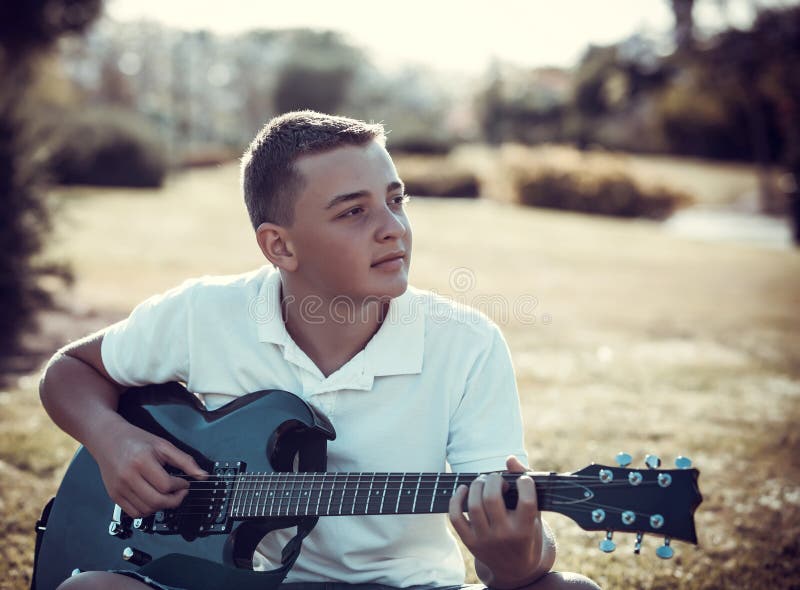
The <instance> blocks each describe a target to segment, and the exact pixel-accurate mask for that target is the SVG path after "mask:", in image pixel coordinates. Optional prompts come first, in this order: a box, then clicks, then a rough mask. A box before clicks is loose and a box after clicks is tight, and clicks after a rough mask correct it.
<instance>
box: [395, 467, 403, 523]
mask: <svg viewBox="0 0 800 590" xmlns="http://www.w3.org/2000/svg"><path fill="white" fill-rule="evenodd" d="M405 480H406V474H405V473H404V474H403V476H402V477H401V478H400V490H399V491H398V492H397V506H395V507H394V513H395V514H400V498H402V497H403V482H405Z"/></svg>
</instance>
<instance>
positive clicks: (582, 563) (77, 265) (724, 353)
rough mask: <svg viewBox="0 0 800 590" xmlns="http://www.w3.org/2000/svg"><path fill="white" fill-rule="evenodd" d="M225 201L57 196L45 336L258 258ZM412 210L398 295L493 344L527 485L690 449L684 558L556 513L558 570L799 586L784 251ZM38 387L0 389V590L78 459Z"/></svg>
mask: <svg viewBox="0 0 800 590" xmlns="http://www.w3.org/2000/svg"><path fill="white" fill-rule="evenodd" d="M237 186H238V185H237V178H236V167H235V166H226V167H222V168H219V169H210V170H196V171H192V172H189V173H186V174H183V175H179V176H176V177H174V178H173V179H171V180H170V182H169V184H168V185H167V186H166V187H165V188H164V189H162V190H161V191H154V192H137V191H121V190H103V191H101V190H96V189H92V190H89V189H73V190H70V191H64V190H60V191H57V192H56V193H55V194H54V197H55V198H56V199H57V200H58V202H60V203H61V204H62V207H61V210H60V213H59V215H58V219H57V231H56V234H55V235H54V236H53V237H52V239H51V240H50V246H51V247H50V251H51V254H52V255H53V256H55V257H57V258H64V259H66V260H69V261H71V262H72V263H73V267H74V270H75V273H76V276H77V284H76V285H75V288H74V290H73V291H72V292H71V293H70V294H68V295H65V296H64V301H65V303H66V304H67V305H68V306H69V307H70V308H71V309H72V310H73V313H72V314H70V315H69V317H67V318H66V319H65V318H64V317H61V316H58V317H57V316H44V318H45V328H47V329H49V330H50V331H53V330H61V332H59V334H61V337H62V338H63V337H64V335H69V336H74V335H78V334H80V333H82V332H86V331H89V330H91V329H94V328H96V327H98V326H100V325H103V324H105V323H108V322H110V321H113V320H114V319H117V318H120V317H122V316H123V315H124V314H125V313H126V312H127V311H128V310H129V309H130V308H131V307H132V306H133V305H135V304H136V303H137V302H138V301H140V300H142V299H143V298H145V297H147V296H148V295H150V294H152V293H154V292H157V291H161V290H164V289H167V288H169V287H171V286H174V285H175V284H177V283H179V282H180V281H182V280H183V279H184V278H187V277H190V276H196V275H200V274H218V273H235V272H241V271H246V270H249V269H251V268H253V267H254V266H256V265H259V264H261V259H260V253H259V251H258V249H257V247H256V245H255V241H254V240H253V237H252V233H251V230H250V228H249V224H248V221H247V217H246V215H245V213H244V208H243V204H242V203H241V199H240V197H239V194H238V190H237ZM409 215H410V217H411V220H412V223H413V227H414V256H413V264H412V275H411V281H412V283H413V284H415V285H416V286H419V287H424V288H428V289H433V290H435V291H437V292H439V293H442V294H446V295H449V296H451V297H453V298H455V299H457V300H460V301H462V302H464V303H467V304H470V305H474V306H476V307H478V308H480V309H482V310H483V311H485V312H486V313H488V314H489V315H490V316H492V317H493V318H494V319H495V321H497V322H498V323H499V324H500V326H501V328H502V330H503V332H504V333H505V335H506V338H507V340H508V343H509V347H510V349H511V351H512V354H513V359H514V363H515V368H516V371H517V378H518V385H519V390H520V396H521V403H522V408H523V411H524V417H525V422H526V437H527V445H528V451H529V454H530V459H531V464H532V466H533V467H534V468H535V469H538V470H557V471H562V470H564V471H572V470H576V469H578V468H580V467H583V466H584V465H586V464H587V463H590V462H592V461H597V462H611V461H613V457H614V455H615V454H616V453H617V452H618V451H620V450H626V451H628V452H629V453H631V454H632V455H633V456H634V458H635V459H634V461H635V464H638V465H643V462H642V460H643V457H644V455H645V454H646V453H655V454H658V455H660V456H661V457H662V459H664V463H665V465H671V462H672V458H673V457H675V456H676V455H679V454H683V455H687V456H689V457H691V458H692V459H693V461H694V464H695V466H696V467H698V468H699V469H700V471H701V475H700V484H701V489H702V492H703V494H704V498H705V500H704V502H703V504H702V505H701V506H700V508H699V510H698V512H697V514H696V522H697V529H698V534H699V538H700V545H699V547H694V546H691V545H686V544H682V543H677V542H676V543H675V544H674V547H675V552H676V556H675V558H674V559H672V560H670V561H661V560H659V559H658V558H657V557H656V556H655V548H656V547H657V546H658V544H659V543H658V542H657V540H656V539H648V538H647V537H646V538H645V542H644V547H643V549H642V554H641V555H639V556H635V555H633V553H632V548H633V538H632V537H630V536H624V535H618V536H617V537H616V539H615V540H616V542H617V545H618V548H617V551H616V552H615V553H612V554H610V555H606V554H603V553H601V552H600V551H599V550H598V549H597V543H598V542H599V541H600V539H601V535H600V534H599V533H591V534H589V533H586V532H584V531H582V530H581V529H579V528H578V527H577V526H575V525H574V524H573V523H572V522H571V521H570V520H568V519H567V518H565V517H563V516H560V515H556V514H552V515H549V516H548V521H549V522H550V523H551V524H552V526H553V528H554V529H555V531H556V535H557V537H558V539H559V544H560V549H559V560H558V563H557V568H558V569H562V570H573V571H579V572H581V573H584V574H587V575H589V576H591V577H593V578H594V579H595V580H597V581H598V582H599V583H600V584H601V585H602V586H603V587H606V588H675V587H681V588H690V589H700V588H705V589H711V588H733V587H736V588H797V587H800V542H799V541H798V539H800V454H799V453H798V451H799V450H800V434H798V429H797V424H798V419H800V404H799V403H798V402H799V401H800V314H798V309H800V252H796V251H775V250H766V249H761V248H758V247H755V246H749V245H746V244H730V243H727V244H726V243H703V242H695V241H689V240H684V239H680V238H677V237H675V236H672V235H670V234H667V233H665V232H662V231H661V230H660V229H659V225H658V224H657V223H654V222H644V221H619V220H615V219H604V218H597V217H589V216H583V215H577V214H570V213H559V212H551V211H544V210H534V209H523V208H519V207H517V206H515V205H511V204H506V203H503V202H500V201H494V200H475V201H453V200H440V199H416V200H413V201H412V202H411V204H410V205H409ZM52 338H53V339H52V343H53V347H55V346H57V344H56V341H57V340H58V336H53V337H52ZM36 382H37V375H36V374H35V373H34V374H31V375H26V376H22V377H21V378H19V379H17V380H16V381H15V382H14V383H12V384H11V386H10V387H9V388H8V389H7V390H6V391H3V392H2V393H0V514H2V517H3V518H2V520H1V521H0V588H3V589H14V590H22V589H23V588H27V583H28V576H29V574H30V567H31V559H32V548H33V533H32V527H33V523H34V522H35V520H36V518H37V516H38V512H39V510H40V509H41V506H42V505H43V503H44V502H45V500H46V499H47V498H48V497H50V495H52V494H53V493H54V491H55V489H56V486H57V485H58V482H59V480H60V477H61V475H62V474H63V471H64V468H65V465H66V462H67V461H68V460H69V457H70V456H71V454H72V452H73V451H74V449H75V447H76V445H75V443H74V442H73V441H72V440H71V439H69V438H68V437H67V436H66V435H64V434H62V433H61V432H60V431H59V430H58V429H57V428H56V427H55V426H53V425H52V424H51V423H50V421H49V419H48V418H47V416H46V415H45V414H44V412H43V411H42V410H41V409H40V406H39V403H38V398H37V394H36V384H37V383H36ZM468 563H469V560H468ZM470 566H471V564H470ZM472 575H473V576H474V574H472ZM472 579H474V577H473V578H472Z"/></svg>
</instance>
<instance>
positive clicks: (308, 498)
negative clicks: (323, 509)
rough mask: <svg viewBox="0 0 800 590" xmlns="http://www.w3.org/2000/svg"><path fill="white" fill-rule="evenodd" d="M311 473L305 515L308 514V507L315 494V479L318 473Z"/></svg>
mask: <svg viewBox="0 0 800 590" xmlns="http://www.w3.org/2000/svg"><path fill="white" fill-rule="evenodd" d="M306 475H309V474H306ZM310 475H311V481H310V482H309V489H308V490H307V491H306V511H305V512H304V513H303V514H304V515H305V516H308V507H309V506H310V505H311V496H312V495H313V494H314V480H315V479H316V473H311V474H310Z"/></svg>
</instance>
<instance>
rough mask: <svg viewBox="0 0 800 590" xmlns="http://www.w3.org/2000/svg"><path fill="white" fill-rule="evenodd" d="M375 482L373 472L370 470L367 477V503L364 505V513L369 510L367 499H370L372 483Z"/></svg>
mask: <svg viewBox="0 0 800 590" xmlns="http://www.w3.org/2000/svg"><path fill="white" fill-rule="evenodd" d="M373 483H375V472H374V471H373V472H372V476H371V477H370V478H369V490H368V491H367V503H366V505H365V506H364V514H367V513H368V512H369V501H370V500H371V499H372V484H373Z"/></svg>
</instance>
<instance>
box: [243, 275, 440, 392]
mask: <svg viewBox="0 0 800 590" xmlns="http://www.w3.org/2000/svg"><path fill="white" fill-rule="evenodd" d="M280 292H281V275H280V272H279V271H277V270H273V271H272V272H270V273H268V274H267V276H266V277H265V278H264V281H263V283H262V285H261V289H260V290H259V294H258V297H257V299H256V301H255V303H251V305H250V309H251V315H253V316H254V317H255V319H256V322H257V325H258V339H259V341H260V342H270V343H274V344H278V345H280V346H282V347H283V353H284V358H286V359H287V360H289V361H292V362H294V363H295V364H301V366H302V365H303V363H298V362H297V361H298V360H300V359H298V358H297V357H298V355H299V356H300V357H305V358H306V359H307V357H306V355H305V354H302V351H300V349H299V348H298V347H297V345H296V344H295V343H294V341H293V340H292V338H291V337H290V336H289V333H288V332H287V331H286V326H285V325H284V323H283V315H282V314H281V307H280ZM422 303H423V302H422V299H421V297H420V295H419V293H418V292H417V290H416V289H414V288H413V287H408V288H407V289H406V291H405V293H403V294H402V295H400V296H399V297H395V298H393V299H392V300H391V302H390V304H389V312H388V313H387V315H386V318H384V321H383V323H382V324H381V327H380V328H379V329H378V331H377V332H376V333H375V335H374V336H373V337H372V338H371V339H370V341H369V342H368V343H367V345H366V347H365V348H364V350H362V351H360V352H359V353H358V354H356V356H354V357H353V358H352V359H351V360H350V361H348V363H346V364H345V366H344V367H342V368H340V369H339V370H338V371H336V372H335V373H333V374H331V375H330V376H329V379H333V378H334V377H336V376H337V375H339V374H340V373H342V371H343V369H345V368H346V367H348V365H350V364H351V363H353V362H356V363H358V364H362V366H361V367H360V370H359V371H358V372H359V373H360V374H361V376H362V377H361V379H359V380H358V381H359V382H358V383H357V384H356V385H358V387H355V388H358V389H371V388H372V381H373V377H379V376H384V375H413V374H417V373H420V372H422V359H423V353H424V343H425V313H424V306H423V305H422ZM314 368H316V367H314ZM317 371H318V369H317ZM343 388H345V387H343ZM348 388H352V387H348Z"/></svg>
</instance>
